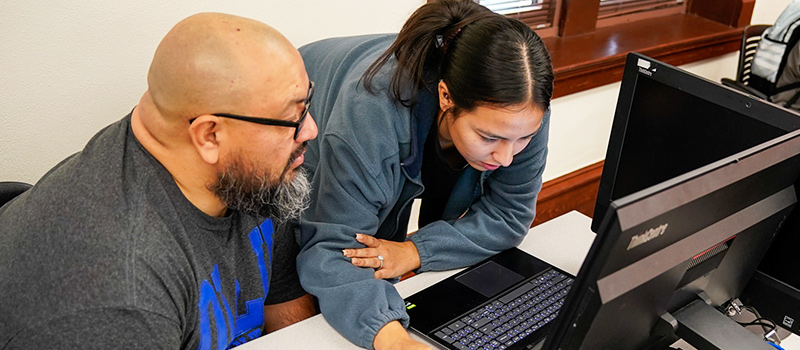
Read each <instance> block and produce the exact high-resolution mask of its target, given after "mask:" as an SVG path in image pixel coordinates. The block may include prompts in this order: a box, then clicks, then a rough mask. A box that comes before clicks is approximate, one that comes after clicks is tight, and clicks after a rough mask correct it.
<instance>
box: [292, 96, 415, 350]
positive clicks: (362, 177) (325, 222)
mask: <svg viewBox="0 0 800 350" xmlns="http://www.w3.org/2000/svg"><path fill="white" fill-rule="evenodd" d="M362 106H363V105H362ZM365 108H366V107H365ZM348 112H353V113H367V112H368V111H367V110H359V111H352V110H349V111H348ZM372 112H373V113H374V112H376V111H375V110H373V111H372ZM334 113H336V111H334ZM331 130H336V128H333V127H331V126H330V125H328V131H327V132H326V134H325V136H324V137H322V138H320V140H319V142H320V145H319V154H318V159H319V162H318V164H317V166H316V170H315V172H314V176H313V179H312V182H311V186H312V189H311V193H312V200H311V205H310V207H309V208H308V209H307V210H306V211H305V212H304V213H303V215H302V216H301V218H300V221H299V222H300V240H301V246H302V247H303V248H302V250H301V252H300V254H299V256H298V258H297V266H298V272H299V275H300V281H301V283H302V285H303V287H304V288H305V289H306V290H307V291H308V292H309V293H311V294H313V295H315V296H316V297H317V298H318V299H319V305H320V309H321V311H322V314H323V315H324V317H325V319H326V320H327V321H328V323H330V324H331V326H333V328H335V329H336V330H337V331H338V332H339V333H341V334H342V335H344V336H345V337H346V338H347V339H349V340H350V341H352V342H353V343H355V344H357V345H359V346H362V347H365V348H372V342H373V340H374V338H375V335H376V334H377V332H378V330H380V328H382V327H383V326H384V325H386V324H387V323H388V322H390V321H393V320H400V321H401V323H402V324H403V326H408V315H407V314H406V312H405V308H404V304H403V299H402V298H401V297H400V295H399V294H398V293H397V290H396V289H395V288H394V286H393V285H392V284H391V283H389V282H387V281H385V280H380V279H375V278H374V277H373V273H374V270H373V269H371V268H362V267H357V266H354V265H352V264H351V263H350V260H349V258H346V257H345V256H344V255H343V253H342V249H345V248H355V247H364V245H362V244H360V243H358V242H357V241H356V240H355V234H356V233H364V234H369V235H374V234H375V232H376V231H377V228H378V226H379V222H380V218H379V216H378V213H379V211H380V209H381V208H386V207H389V206H392V205H394V203H393V200H392V198H394V188H395V185H394V184H395V183H396V182H397V180H395V178H396V177H397V176H402V174H401V173H400V169H399V162H398V161H397V156H396V154H395V155H394V159H391V158H392V157H388V158H386V159H381V157H382V156H381V155H382V154H391V151H389V152H387V151H386V149H385V148H386V147H384V150H381V149H380V148H381V147H379V146H377V145H376V144H374V143H370V142H371V141H370V138H371V137H374V138H375V139H380V138H383V139H389V140H388V142H384V143H383V144H391V143H392V142H394V141H392V140H391V139H392V137H391V136H388V135H385V134H384V133H377V134H381V135H373V136H364V137H362V138H361V139H360V140H359V142H362V143H360V145H362V146H363V147H351V146H350V145H349V144H348V141H352V138H351V136H352V135H341V134H337V133H336V132H335V131H331ZM362 136H363V135H362ZM364 139H366V141H365V140H364ZM365 144H366V146H364V145H365ZM378 144H381V143H380V142H378ZM387 147H388V146H387ZM395 148H396V147H395ZM376 162H377V163H384V164H385V166H387V167H389V168H388V171H386V170H384V171H379V170H376V169H379V168H380V167H377V166H374V164H375V163H376ZM370 164H373V166H370ZM384 164H381V166H384Z"/></svg>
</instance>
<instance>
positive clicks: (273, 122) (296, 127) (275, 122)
mask: <svg viewBox="0 0 800 350" xmlns="http://www.w3.org/2000/svg"><path fill="white" fill-rule="evenodd" d="M312 97H314V82H313V81H309V82H308V94H307V95H306V99H305V101H303V104H304V105H305V106H304V107H303V114H302V115H301V116H300V119H298V120H297V121H296V122H293V121H288V120H282V119H272V118H260V117H249V116H244V115H238V114H231V113H213V114H211V115H213V116H217V117H223V118H229V119H236V120H242V121H246V122H251V123H256V124H261V125H273V126H285V127H289V128H294V139H295V140H297V135H299V134H300V129H301V128H302V126H303V122H304V121H305V120H306V116H308V109H309V106H310V105H311V98H312ZM192 121H194V119H192V120H190V121H189V123H191V122H192Z"/></svg>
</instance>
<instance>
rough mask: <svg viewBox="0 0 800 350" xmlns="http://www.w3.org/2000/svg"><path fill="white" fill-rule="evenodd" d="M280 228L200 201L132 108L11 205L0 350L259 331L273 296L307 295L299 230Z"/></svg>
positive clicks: (227, 342) (219, 338) (188, 343)
mask: <svg viewBox="0 0 800 350" xmlns="http://www.w3.org/2000/svg"><path fill="white" fill-rule="evenodd" d="M280 232H286V234H289V233H290V232H291V230H281V231H280ZM279 234H280V233H276V236H275V237H273V225H272V221H271V220H269V219H266V220H264V219H263V218H261V219H258V218H255V217H251V216H246V215H242V214H240V213H238V212H233V213H232V214H231V215H229V216H227V217H223V218H216V217H211V216H208V215H206V214H204V213H203V212H201V211H200V210H199V209H197V208H196V207H194V206H193V205H192V204H191V203H190V202H189V201H188V200H187V199H186V198H185V197H184V196H183V195H182V193H181V192H180V190H179V189H178V187H177V185H176V184H175V182H174V180H173V179H172V177H171V176H170V174H169V172H167V170H166V169H165V168H164V167H163V166H162V165H161V164H160V163H158V161H157V160H156V159H155V158H153V157H152V156H151V155H150V154H149V153H148V152H147V151H146V150H145V149H144V148H143V147H142V146H141V144H140V143H139V142H138V141H137V140H136V138H135V137H134V136H133V133H132V131H131V128H130V115H128V116H126V117H125V118H123V119H122V120H121V121H119V122H116V123H114V124H112V125H110V126H108V127H107V128H105V129H104V130H102V131H100V132H99V133H98V134H97V135H95V136H94V137H93V138H92V139H91V140H90V141H89V143H88V144H87V145H86V148H85V149H84V150H83V151H81V152H79V153H76V154H75V155H73V156H71V157H69V158H67V159H66V160H64V161H63V162H61V163H60V164H59V165H57V166H56V167H55V168H53V169H52V170H50V172H48V173H47V174H46V175H45V176H44V177H42V179H41V180H40V181H39V182H38V183H37V184H36V186H34V187H33V188H32V189H30V190H28V191H27V192H25V193H23V194H22V195H20V196H19V197H17V198H16V199H15V200H14V201H12V202H10V203H9V204H8V205H6V206H4V207H2V208H0V296H2V301H0V349H22V348H24V349H131V348H135V349H224V348H228V347H229V346H232V345H237V344H240V343H242V342H245V341H247V340H250V339H253V338H255V337H258V336H259V335H261V334H262V332H263V325H264V317H265V315H264V304H265V303H267V304H275V303H280V302H284V301H288V300H292V299H294V298H297V297H299V296H301V295H302V294H303V293H304V292H303V290H302V288H301V287H300V286H299V283H298V280H297V275H296V271H295V266H294V257H295V256H296V253H297V245H296V243H295V241H294V237H293V236H286V237H282V236H281V237H278V235H279ZM273 252H274V253H273ZM267 295H269V297H268V298H267V297H266V296H267ZM266 317H269V315H266Z"/></svg>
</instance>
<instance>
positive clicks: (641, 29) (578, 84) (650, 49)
mask: <svg viewBox="0 0 800 350" xmlns="http://www.w3.org/2000/svg"><path fill="white" fill-rule="evenodd" d="M654 28H658V29H657V30H654ZM642 33H649V35H641V34H642ZM741 35H742V28H734V27H729V26H725V25H723V24H720V23H718V22H715V21H712V20H709V19H705V18H702V17H698V16H694V15H689V14H675V15H670V16H664V17H659V18H654V19H650V20H647V21H636V22H630V23H624V24H619V25H614V26H610V27H603V28H597V29H596V30H595V31H594V32H592V33H589V34H585V35H580V36H575V37H571V38H559V37H550V38H544V42H545V45H546V46H547V48H548V50H549V51H550V55H551V57H552V61H553V68H554V72H555V83H554V84H555V86H554V91H553V97H554V98H556V97H561V96H565V95H568V94H571V93H575V92H579V91H583V90H587V89H591V88H594V87H598V86H602V85H605V84H609V83H613V82H617V81H620V79H621V78H622V70H623V68H624V65H625V56H626V55H627V54H628V53H629V52H632V51H636V52H640V53H642V54H644V55H647V56H649V57H652V58H655V59H658V60H660V61H663V62H666V63H669V64H672V65H681V64H686V63H690V62H694V61H698V60H702V59H706V58H711V57H717V56H720V55H723V54H726V53H729V52H735V51H737V50H738V49H739V46H740V42H741ZM733 74H734V72H731V75H733Z"/></svg>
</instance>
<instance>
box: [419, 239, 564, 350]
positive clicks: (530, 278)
mask: <svg viewBox="0 0 800 350" xmlns="http://www.w3.org/2000/svg"><path fill="white" fill-rule="evenodd" d="M574 279H575V276H573V275H571V274H569V273H567V272H565V271H563V270H561V269H558V268H556V267H555V266H552V265H550V264H548V263H546V262H544V261H542V260H539V259H537V258H536V257H534V256H532V255H530V254H528V253H525V252H523V251H522V250H519V249H518V248H511V249H509V250H506V251H503V252H501V253H499V254H497V255H495V256H493V257H491V258H489V259H486V260H484V261H482V262H480V263H478V264H475V265H473V266H471V267H469V268H467V269H465V270H464V271H461V272H459V273H457V274H455V275H453V276H451V277H449V278H447V279H445V280H442V281H440V282H439V283H436V284H434V285H432V286H430V287H427V288H425V289H423V290H422V291H419V292H417V293H416V294H414V295H411V296H409V297H407V298H406V299H405V303H406V309H407V312H408V314H409V316H410V317H411V323H410V326H409V329H411V330H412V331H414V332H416V333H418V334H420V335H421V336H423V337H425V338H426V339H428V340H430V341H431V342H433V343H435V344H437V345H439V346H440V347H442V348H446V349H453V350H463V349H509V350H515V349H533V348H534V347H535V346H537V345H541V343H542V341H543V340H544V339H545V337H546V335H547V333H548V329H549V328H550V325H551V323H552V321H553V320H554V319H555V317H556V315H557V314H558V310H559V309H560V308H561V307H562V306H563V304H564V299H565V298H566V296H567V293H568V292H569V289H570V287H571V286H572V283H573V281H574Z"/></svg>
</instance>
